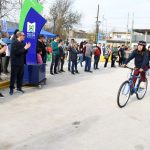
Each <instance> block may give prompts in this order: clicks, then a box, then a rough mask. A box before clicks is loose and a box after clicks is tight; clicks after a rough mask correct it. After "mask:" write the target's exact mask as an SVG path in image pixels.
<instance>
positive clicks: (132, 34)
mask: <svg viewBox="0 0 150 150" xmlns="http://www.w3.org/2000/svg"><path fill="white" fill-rule="evenodd" d="M133 28H134V13H133V15H132V28H131V39H130V47H131V48H132V40H133Z"/></svg>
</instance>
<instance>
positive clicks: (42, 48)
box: [37, 41, 46, 56]
mask: <svg viewBox="0 0 150 150" xmlns="http://www.w3.org/2000/svg"><path fill="white" fill-rule="evenodd" d="M40 52H41V53H42V56H45V55H46V45H45V44H44V43H42V42H40V41H38V42H37V53H40Z"/></svg>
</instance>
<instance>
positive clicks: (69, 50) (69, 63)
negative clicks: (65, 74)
mask: <svg viewBox="0 0 150 150" xmlns="http://www.w3.org/2000/svg"><path fill="white" fill-rule="evenodd" d="M74 44H75V40H74V39H71V42H70V44H69V46H68V52H69V56H68V71H71V49H72V48H73V45H74Z"/></svg>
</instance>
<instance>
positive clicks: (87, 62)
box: [85, 57, 92, 71]
mask: <svg viewBox="0 0 150 150" xmlns="http://www.w3.org/2000/svg"><path fill="white" fill-rule="evenodd" d="M91 60H92V59H91V57H85V71H91Z"/></svg>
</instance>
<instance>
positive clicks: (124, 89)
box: [117, 81, 131, 108]
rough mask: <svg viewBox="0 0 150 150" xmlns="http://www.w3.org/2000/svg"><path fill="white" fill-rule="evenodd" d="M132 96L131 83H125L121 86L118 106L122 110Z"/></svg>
mask: <svg viewBox="0 0 150 150" xmlns="http://www.w3.org/2000/svg"><path fill="white" fill-rule="evenodd" d="M130 95H131V90H130V83H129V81H125V82H123V83H122V85H121V86H120V88H119V91H118V96H117V104H118V106H119V107H120V108H123V107H125V106H126V105H127V103H128V101H129V98H130Z"/></svg>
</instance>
